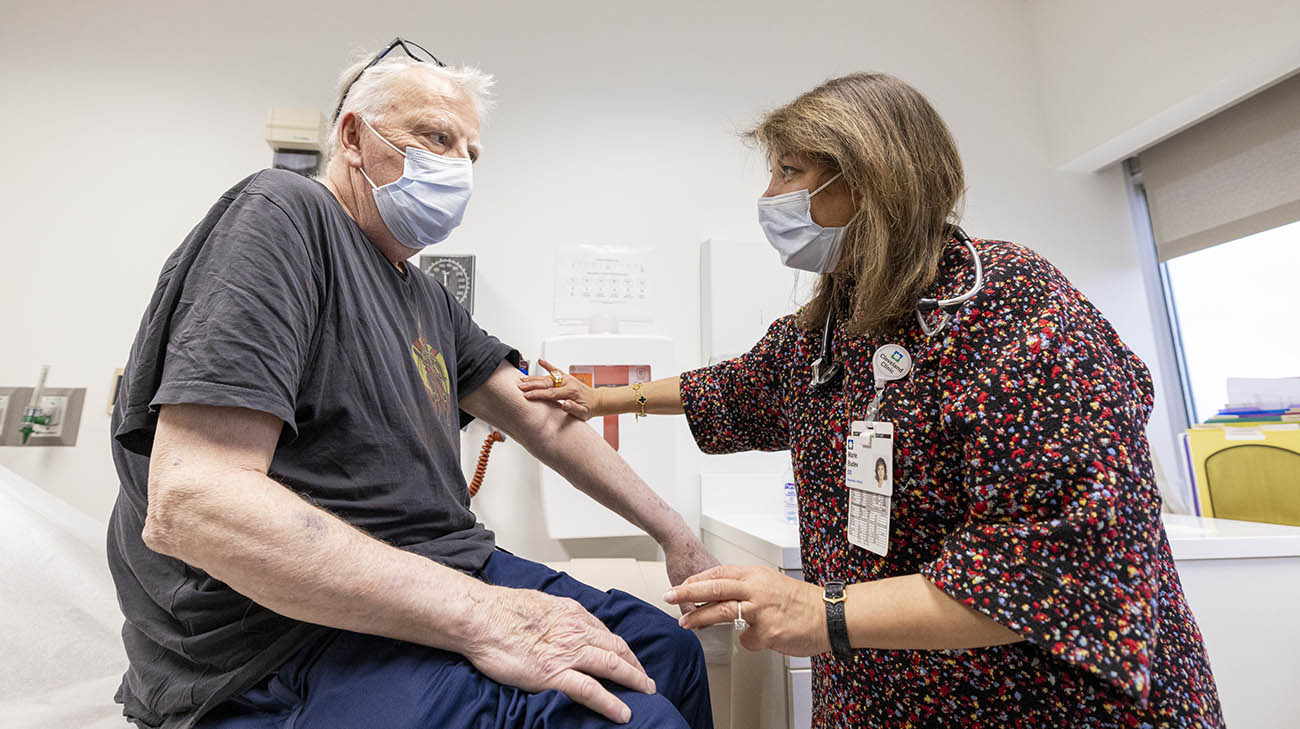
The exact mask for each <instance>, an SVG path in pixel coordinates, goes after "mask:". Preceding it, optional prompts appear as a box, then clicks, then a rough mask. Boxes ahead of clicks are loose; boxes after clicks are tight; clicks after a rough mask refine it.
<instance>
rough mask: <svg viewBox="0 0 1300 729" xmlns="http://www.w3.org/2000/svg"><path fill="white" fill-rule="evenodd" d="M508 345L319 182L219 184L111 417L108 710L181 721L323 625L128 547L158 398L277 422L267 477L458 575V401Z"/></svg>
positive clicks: (470, 552) (272, 666) (464, 548)
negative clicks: (395, 255) (113, 492)
mask: <svg viewBox="0 0 1300 729" xmlns="http://www.w3.org/2000/svg"><path fill="white" fill-rule="evenodd" d="M518 357H519V355H518V353H516V352H514V350H512V349H511V348H510V347H508V346H506V345H504V344H502V343H501V342H500V341H498V340H497V339H496V338H494V337H492V336H489V335H488V334H486V333H485V332H484V331H483V330H482V329H480V328H479V327H478V326H477V325H475V323H474V322H473V321H472V320H471V319H470V316H469V313H468V312H466V311H465V309H464V308H463V307H462V306H461V305H460V304H459V303H458V302H456V300H455V299H454V298H453V297H451V296H450V295H449V294H448V293H447V291H446V290H445V289H444V288H443V287H442V286H441V285H440V284H438V283H437V282H435V281H434V280H433V279H431V278H430V277H428V276H427V275H425V274H424V273H423V272H421V271H419V270H416V269H414V268H413V267H408V273H405V274H403V273H402V272H400V271H398V270H397V269H396V268H395V267H394V266H393V265H392V264H391V263H389V262H388V260H387V259H385V258H384V257H383V255H382V254H380V253H379V251H378V250H377V249H376V248H375V247H374V246H373V245H371V244H370V242H369V241H368V240H367V239H366V237H365V236H364V235H363V234H362V232H361V229H360V228H358V227H357V225H356V223H355V222H353V221H352V220H351V219H350V218H349V217H348V216H347V215H346V214H345V212H344V210H343V207H342V206H341V205H340V204H339V203H338V201H337V200H336V199H335V198H334V196H333V195H332V194H330V192H329V191H328V190H327V189H326V188H325V187H324V186H323V185H321V184H320V183H318V182H315V181H312V180H308V179H306V178H303V177H300V176H298V175H295V174H292V173H289V172H284V171H280V170H265V171H263V172H259V173H257V174H255V175H253V176H252V177H249V178H248V179H246V180H244V181H242V182H240V183H239V184H238V185H236V186H235V187H233V188H232V189H230V190H229V191H228V192H226V194H225V195H223V196H222V197H221V199H220V200H218V201H217V204H216V205H215V206H213V208H212V209H211V210H210V211H209V212H208V214H207V217H205V218H204V219H203V221H202V222H201V223H199V225H198V227H196V228H195V229H194V230H193V231H192V232H191V233H190V235H189V237H188V238H186V239H185V242H184V243H183V244H182V245H181V247H180V248H178V249H177V250H176V251H175V252H174V253H173V254H172V255H171V257H170V258H168V260H167V263H166V264H165V265H164V266H163V270H162V275H161V276H160V277H159V279H158V285H157V287H156V289H155V290H154V294H153V298H152V299H151V301H150V302H149V308H148V310H147V311H146V312H145V315H144V320H143V321H142V322H141V324H140V329H139V332H138V333H137V335H136V338H135V343H134V345H133V346H132V348H131V356H130V359H129V361H128V363H127V367H126V373H125V376H124V377H123V379H122V385H121V391H120V392H119V395H118V400H117V406H116V408H115V411H114V413H113V435H114V439H113V442H112V450H113V460H114V463H115V464H116V466H117V472H118V477H119V478H120V480H121V490H120V492H119V494H118V498H117V504H116V506H115V507H114V509H113V516H112V519H111V521H110V524H109V531H108V561H109V567H110V569H111V571H112V573H113V579H114V581H115V582H116V584H117V593H118V600H119V603H120V604H121V607H122V612H123V614H124V615H125V616H126V623H125V625H123V627H122V639H123V641H124V643H125V645H126V652H127V656H128V658H129V659H130V666H129V668H128V670H127V672H126V675H125V676H124V677H123V680H122V686H121V688H120V689H119V690H118V694H117V700H118V701H119V702H121V703H122V704H124V713H125V714H126V715H127V717H128V718H130V719H132V720H134V721H135V722H136V723H138V724H140V725H143V726H147V727H165V728H166V729H173V728H176V727H189V726H191V725H192V724H193V723H194V721H195V720H196V719H197V718H198V717H199V716H200V715H202V714H203V713H204V712H206V711H207V710H209V709H211V708H212V707H213V706H215V705H217V704H219V703H221V702H222V701H224V700H226V699H228V698H230V697H231V696H234V695H236V694H238V693H241V692H242V691H244V690H246V689H247V688H249V687H250V686H252V685H254V684H255V683H256V682H257V681H259V680H261V679H262V678H264V677H265V676H266V675H268V674H269V673H271V672H273V671H274V670H276V669H277V668H278V667H279V666H280V665H281V664H282V663H283V662H284V661H285V660H286V659H287V658H288V657H289V656H291V655H292V654H293V653H294V652H295V651H296V650H297V649H299V648H300V647H302V646H304V645H306V644H307V643H308V642H310V641H312V640H314V639H316V638H317V637H318V636H319V635H320V634H321V633H322V632H323V631H324V630H325V629H324V628H321V627H319V626H314V625H308V624H304V623H299V622H297V621H294V620H291V619H289V618H286V617H284V616H281V615H278V614H276V613H273V612H271V611H270V610H267V609H266V608H264V607H262V606H260V605H257V604H256V603H254V602H253V601H251V600H250V599H248V598H247V597H244V596H243V595H240V594H239V593H237V592H235V591H234V590H232V589H231V588H230V587H228V586H227V585H225V584H224V583H222V582H220V581H218V580H216V579H214V578H212V577H211V576H209V575H208V574H206V573H205V572H203V571H202V570H200V569H197V568H195V567H192V566H190V565H187V564H185V563H184V562H181V561H180V560H176V559H173V558H171V557H166V556H163V555H160V554H158V553H156V552H154V551H152V550H150V549H149V548H148V547H146V546H145V544H144V542H143V541H142V539H141V536H140V534H141V530H142V528H143V526H144V518H145V512H146V509H147V505H148V501H147V498H148V489H147V485H148V473H149V453H150V451H151V449H152V445H153V434H154V429H155V427H156V425H157V421H158V408H159V407H160V406H162V405H168V404H178V403H195V404H203V405H221V406H231V407H242V408H250V409H253V410H259V411H262V412H266V413H270V414H272V415H275V416H276V417H278V418H280V419H281V420H283V421H284V428H283V430H282V432H281V436H280V440H279V443H278V444H277V445H276V450H275V456H274V458H273V460H272V462H271V467H270V476H271V477H272V478H274V479H275V480H276V481H278V482H280V483H282V484H284V485H285V487H287V488H289V489H291V490H293V491H294V492H296V493H298V494H300V495H301V496H302V497H303V498H304V499H306V500H308V501H310V502H312V503H314V504H316V505H318V506H320V507H322V508H324V509H326V510H328V511H329V512H331V513H333V514H335V515H337V516H339V517H340V518H342V519H344V520H346V521H347V522H349V523H350V524H352V525H354V526H356V527H358V528H360V529H362V530H364V531H366V532H368V533H369V534H371V535H373V536H374V537H376V538H378V539H381V540H383V541H385V542H388V543H389V544H392V545H394V546H396V547H399V548H401V549H405V550H407V551H410V552H414V553H416V554H420V555H423V556H426V557H428V558H429V559H432V560H436V561H438V562H441V563H443V564H445V565H448V566H450V567H453V568H456V569H459V570H463V571H466V572H473V571H476V570H478V569H479V568H481V567H482V566H483V564H484V562H486V560H487V558H488V556H489V555H490V554H491V552H492V549H493V548H494V538H493V535H492V533H491V532H490V531H488V530H487V529H486V528H484V526H483V525H482V524H480V523H478V522H477V519H476V518H475V516H474V513H473V512H471V511H470V508H469V493H468V490H467V488H466V483H465V477H464V474H463V473H462V472H461V469H460V437H459V434H458V432H457V431H458V429H459V427H461V426H462V425H464V424H465V423H467V422H468V420H469V418H468V416H466V415H465V414H464V413H461V412H460V410H459V407H458V403H459V398H461V397H464V396H465V395H467V394H468V393H470V392H472V391H473V390H474V389H475V388H477V387H478V386H480V385H481V384H483V383H484V382H485V381H486V380H487V379H488V377H489V376H490V375H491V374H492V372H493V371H495V369H496V368H497V366H498V365H499V364H500V363H501V362H502V361H503V360H505V359H510V360H511V361H514V362H516V363H517V362H518Z"/></svg>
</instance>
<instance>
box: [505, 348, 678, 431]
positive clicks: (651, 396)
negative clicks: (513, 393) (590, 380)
mask: <svg viewBox="0 0 1300 729" xmlns="http://www.w3.org/2000/svg"><path fill="white" fill-rule="evenodd" d="M537 363H538V364H539V365H541V366H542V367H543V368H545V369H546V373H545V374H541V375H527V376H525V377H524V378H523V379H522V380H520V381H519V389H520V390H522V391H523V393H524V397H526V398H528V399H529V400H549V401H551V402H555V403H558V404H559V406H560V408H561V409H562V410H564V412H566V413H568V414H569V415H572V416H573V417H575V418H578V419H579V420H590V419H591V418H596V417H600V416H602V415H618V414H620V413H637V412H640V401H639V400H638V397H645V399H646V402H645V412H646V414H647V415H681V414H682V394H681V380H680V378H678V377H665V378H663V379H661V380H655V381H653V382H646V383H644V384H642V385H641V387H640V388H635V389H634V388H633V387H632V386H631V385H622V386H619V387H590V386H588V385H587V384H586V383H585V382H583V381H582V380H580V379H578V378H577V377H575V376H574V375H572V374H568V373H566V372H564V371H563V370H562V369H560V368H559V367H556V366H555V365H553V364H551V363H550V362H547V361H546V360H544V359H540V358H539V359H538V360H537ZM552 372H555V373H559V374H562V375H563V378H562V379H561V381H560V384H558V385H557V384H555V379H554V378H553V377H552V376H551V374H550V373H552Z"/></svg>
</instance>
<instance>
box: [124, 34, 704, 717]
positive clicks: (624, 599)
mask: <svg viewBox="0 0 1300 729" xmlns="http://www.w3.org/2000/svg"><path fill="white" fill-rule="evenodd" d="M394 43H395V44H396V46H397V47H396V49H394V46H391V45H390V47H389V51H392V52H389V51H385V52H383V53H380V54H379V55H378V56H376V59H375V60H374V61H371V62H370V64H368V65H367V64H365V63H364V62H363V63H360V64H358V65H356V66H353V67H352V68H351V69H349V70H348V71H346V72H345V73H344V77H343V78H344V85H343V88H342V89H341V91H340V97H341V103H340V108H339V110H338V113H337V114H336V119H335V124H334V128H333V131H332V132H331V139H330V151H331V155H330V158H329V162H328V166H327V168H326V172H325V176H324V178H323V180H321V181H320V182H317V181H313V180H308V179H305V178H302V177H298V176H296V175H293V174H291V173H288V172H283V171H278V170H267V171H263V172H260V173H258V174H255V175H253V176H252V177H249V178H248V179H246V180H244V181H242V182H240V183H239V184H238V185H236V186H235V187H234V188H232V189H231V190H229V191H228V192H226V194H225V195H223V196H222V197H221V199H220V200H218V201H217V203H216V205H215V206H214V207H213V208H212V209H211V210H210V211H209V213H208V215H207V217H205V218H204V219H203V221H202V222H201V223H199V225H198V227H196V228H195V229H194V231H193V232H191V234H190V235H189V237H188V238H186V240H185V242H184V243H183V244H182V245H181V246H180V248H178V249H177V250H176V252H175V253H173V254H172V256H171V257H170V258H169V259H168V261H167V263H166V265H165V266H164V267H163V271H162V275H161V277H160V278H159V281H158V285H157V288H156V290H155V292H154V295H153V298H152V300H151V301H150V304H149V308H148V311H147V312H146V314H145V316H144V320H143V322H142V323H141V326H140V330H139V333H138V335H137V337H136V339H135V343H134V346H133V347H132V350H131V357H130V362H129V364H128V368H127V372H126V376H125V378H124V379H123V389H122V392H121V394H120V396H119V398H118V405H117V409H116V412H115V413H114V417H113V431H114V436H115V437H114V443H113V456H114V460H115V462H116V465H117V470H118V474H119V476H120V478H121V484H122V485H121V491H120V494H119V496H118V501H117V505H116V508H115V509H114V511H113V517H112V523H111V526H110V530H109V545H108V546H109V561H110V565H111V568H112V571H113V577H114V579H115V580H116V583H117V589H118V595H119V600H120V603H121V606H122V610H123V613H124V614H125V616H126V623H125V625H124V626H123V629H122V636H123V640H124V642H125V644H126V649H127V654H128V656H129V658H130V668H129V670H128V671H127V673H126V675H125V676H124V678H123V682H122V686H121V688H120V689H119V692H118V696H117V698H118V700H119V701H120V702H121V703H123V704H124V705H125V709H124V713H125V714H126V716H127V717H128V718H129V719H130V720H132V721H134V722H135V723H136V724H138V725H140V726H146V727H166V728H168V729H172V728H174V727H192V726H201V727H229V728H234V727H240V728H251V727H259V728H260V727H281V726H284V727H288V726H294V727H310V728H311V729H329V728H332V727H338V728H339V729H344V728H346V729H360V728H362V727H376V728H382V729H401V728H402V727H498V726H499V727H542V726H546V727H589V726H607V725H609V723H610V722H617V723H626V722H629V721H630V722H632V723H633V725H635V726H644V727H686V726H692V727H708V726H710V725H711V719H710V710H709V700H708V695H707V685H706V681H705V676H704V665H703V658H702V653H701V651H700V647H699V643H698V641H697V640H696V639H695V637H694V636H693V634H691V633H689V632H686V631H683V630H681V629H680V628H679V627H678V626H677V625H676V623H675V622H674V620H673V619H672V618H671V617H670V616H668V615H665V614H664V613H662V612H660V611H658V610H656V609H655V608H653V607H650V606H649V605H646V604H644V603H641V602H639V601H637V600H635V599H634V598H632V597H630V596H628V595H626V594H623V593H619V592H610V593H605V592H599V591H597V590H595V589H593V588H590V587H587V586H585V585H582V584H580V583H578V582H576V581H575V580H573V579H571V578H569V577H568V576H566V575H563V574H558V573H556V572H553V571H551V570H549V569H546V568H545V567H543V566H541V565H538V564H535V563H532V562H528V561H526V560H522V559H520V558H518V557H515V556H512V555H511V554H509V553H507V552H504V551H501V550H498V549H495V547H494V539H493V535H492V533H491V532H489V531H487V529H486V528H485V527H484V526H483V525H482V524H479V523H477V520H476V518H475V516H474V514H473V512H471V511H470V509H469V497H468V494H467V490H466V484H465V479H464V475H463V474H462V473H461V470H460V456H459V443H460V440H459V434H458V432H457V431H458V428H459V427H460V425H461V424H462V422H463V421H466V420H468V418H470V417H481V418H483V419H484V420H487V421H488V422H490V423H492V424H494V425H495V426H497V427H499V428H500V429H502V430H504V431H505V432H506V433H507V434H509V435H510V436H512V437H514V438H515V439H517V440H518V441H519V442H520V443H522V444H523V445H524V446H525V447H527V448H528V450H529V451H530V452H532V453H533V454H534V455H536V456H537V457H538V458H540V459H541V460H542V461H544V462H545V463H547V464H548V465H550V466H551V467H552V468H554V469H556V470H557V471H558V472H560V473H561V474H563V475H564V476H565V477H566V478H568V479H569V480H570V481H571V482H572V483H573V484H575V485H576V486H577V487H578V488H580V489H582V490H583V491H585V492H586V493H588V494H590V495H591V496H593V497H594V498H596V499H597V500H599V501H600V502H601V503H603V504H605V505H606V506H608V507H609V508H611V509H613V510H615V511H616V512H618V513H619V514H622V515H623V516H624V517H626V518H627V519H629V520H630V521H632V522H633V523H635V524H637V525H638V526H639V527H641V528H643V529H644V530H645V531H647V532H648V533H649V534H651V535H652V536H654V537H655V538H656V539H657V540H658V541H659V543H660V545H662V547H663V549H664V551H665V554H666V556H667V561H668V570H669V576H670V578H671V579H672V581H673V582H674V583H679V582H680V581H681V580H682V579H683V578H685V577H686V576H688V575H690V574H693V573H695V572H697V571H699V570H701V569H704V568H706V567H709V566H712V565H713V564H715V562H714V561H713V559H712V558H711V557H710V556H709V555H708V554H707V552H705V551H704V549H703V548H702V546H701V545H700V543H699V541H698V539H697V538H696V537H695V536H694V535H693V534H692V533H691V532H690V530H689V529H688V527H687V526H686V524H685V523H684V522H683V520H682V518H681V517H680V515H678V514H677V513H676V512H675V511H673V510H672V509H671V508H669V507H668V505H666V504H665V503H664V502H663V501H662V500H660V499H659V498H658V497H657V496H656V495H655V494H654V493H653V492H652V491H651V490H650V489H649V488H648V487H647V486H646V485H645V484H644V483H643V482H641V481H640V480H639V479H638V478H637V477H636V475H635V474H633V473H632V471H631V470H630V469H629V468H628V467H627V464H626V463H624V462H623V461H622V460H621V459H620V458H619V457H618V456H617V455H616V454H615V453H614V452H613V451H612V450H611V449H610V448H609V447H608V446H607V445H606V444H605V442H604V441H603V440H602V439H601V438H600V437H599V436H597V435H596V434H595V432H594V431H592V429H591V428H590V427H588V426H587V425H585V424H584V423H582V422H580V421H578V420H576V419H574V418H570V417H568V416H567V415H565V413H564V412H563V411H561V410H560V409H558V408H555V407H554V406H549V407H548V406H547V405H543V404H540V403H533V402H529V401H527V400H525V399H524V398H523V396H522V395H521V393H520V391H519V388H518V386H517V383H518V380H519V377H520V375H519V373H518V371H517V370H516V369H515V367H514V366H512V365H514V364H517V363H518V354H517V353H516V352H514V351H513V350H512V349H511V348H510V347H508V346H505V345H504V344H502V343H501V342H500V341H498V340H497V339H495V338H494V337H491V336H489V335H488V334H486V333H485V332H484V331H483V330H481V329H480V328H479V327H478V326H477V325H476V324H475V323H474V322H473V321H472V320H471V319H470V317H469V315H468V313H467V312H466V311H465V310H464V309H463V308H462V307H460V306H459V305H458V304H457V302H456V301H455V299H453V298H452V297H451V296H449V295H448V293H447V292H446V291H445V290H444V289H443V288H442V287H441V286H440V285H438V284H437V283H435V282H434V281H433V280H432V279H431V278H429V277H428V276H426V275H424V274H423V273H422V272H420V271H418V270H415V269H413V268H410V267H408V266H407V265H406V264H405V263H404V261H405V259H406V258H407V257H409V256H411V255H412V254H413V253H414V252H415V250H417V249H419V248H421V247H423V246H426V245H430V244H432V243H436V242H438V241H440V240H442V239H444V238H445V237H446V236H447V234H448V233H449V232H450V231H451V229H452V228H454V227H455V226H456V224H458V223H459V222H460V218H461V215H462V214H463V212H464V208H465V204H466V203H467V202H468V200H469V195H470V190H471V180H472V176H471V172H470V170H471V167H470V165H471V163H472V162H473V161H474V160H475V159H476V158H477V156H478V154H479V120H480V118H481V116H482V113H483V107H484V102H485V99H484V96H485V93H486V91H487V89H488V87H489V85H490V83H491V79H490V77H487V76H485V75H484V74H482V73H481V72H478V71H476V70H474V69H465V68H460V69H451V68H446V67H443V66H442V64H441V63H438V62H436V60H435V59H432V58H431V57H430V58H427V59H425V58H422V57H420V56H418V55H414V54H413V53H412V51H411V50H410V49H409V47H408V46H407V45H406V44H404V43H399V42H397V41H395V42H394ZM402 51H405V52H406V55H405V56H404V55H403V54H402Z"/></svg>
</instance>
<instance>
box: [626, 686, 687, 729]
mask: <svg viewBox="0 0 1300 729" xmlns="http://www.w3.org/2000/svg"><path fill="white" fill-rule="evenodd" d="M619 698H621V699H623V701H624V703H626V704H627V708H629V709H631V710H632V719H631V721H629V722H628V723H626V724H624V725H622V726H623V729H692V727H691V725H690V724H689V723H688V722H687V721H686V719H684V718H683V717H682V714H681V712H680V711H679V710H678V708H677V706H676V704H675V703H673V701H672V700H670V699H669V698H668V697H667V696H664V695H663V693H662V692H660V693H657V694H654V695H647V694H626V693H624V694H621V695H620V696H619Z"/></svg>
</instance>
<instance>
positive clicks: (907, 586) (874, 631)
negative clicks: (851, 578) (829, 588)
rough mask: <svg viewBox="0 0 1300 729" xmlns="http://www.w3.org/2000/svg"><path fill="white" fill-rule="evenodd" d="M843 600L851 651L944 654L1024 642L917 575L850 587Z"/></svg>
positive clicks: (1019, 637) (1018, 636)
mask: <svg viewBox="0 0 1300 729" xmlns="http://www.w3.org/2000/svg"><path fill="white" fill-rule="evenodd" d="M845 596H846V598H847V599H846V600H845V601H844V617H845V620H846V622H847V623H848V627H849V643H851V644H852V645H853V647H854V648H878V649H885V650H946V649H964V648H982V647H984V646H990V645H1003V644H1005V643H1016V642H1018V641H1021V640H1023V638H1022V637H1021V636H1020V635H1019V634H1017V633H1015V632H1013V631H1011V630H1009V629H1007V628H1005V627H1003V626H1002V625H999V624H998V623H996V622H994V621H993V619H992V618H990V617H988V616H987V615H984V614H983V613H980V612H978V611H976V610H974V609H972V608H969V607H967V606H965V605H963V604H961V603H960V602H957V601H956V600H955V599H953V598H952V597H951V596H949V595H948V594H947V593H946V592H944V591H943V590H940V589H939V588H937V587H935V586H934V584H933V583H931V582H930V581H929V580H927V579H925V577H923V576H921V575H919V574H913V575H903V576H900V577H889V578H886V579H883V580H875V581H873V582H861V583H858V584H855V585H849V586H848V587H847V588H845Z"/></svg>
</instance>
